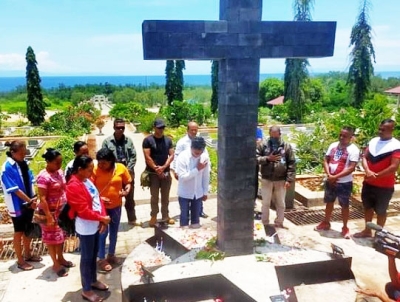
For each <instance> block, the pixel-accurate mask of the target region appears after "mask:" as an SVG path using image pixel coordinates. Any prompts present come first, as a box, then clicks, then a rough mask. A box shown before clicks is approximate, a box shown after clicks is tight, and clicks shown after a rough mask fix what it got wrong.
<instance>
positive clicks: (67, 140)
mask: <svg viewBox="0 0 400 302" xmlns="http://www.w3.org/2000/svg"><path fill="white" fill-rule="evenodd" d="M75 142H76V139H75V138H73V137H68V136H66V137H62V138H59V139H57V140H56V141H54V142H52V143H51V145H52V148H54V149H56V150H58V151H60V153H61V155H62V157H63V163H62V169H65V166H66V165H67V164H68V163H69V162H70V161H71V160H72V159H74V157H75V154H74V151H73V146H74V143H75Z"/></svg>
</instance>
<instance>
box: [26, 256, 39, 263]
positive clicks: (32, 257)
mask: <svg viewBox="0 0 400 302" xmlns="http://www.w3.org/2000/svg"><path fill="white" fill-rule="evenodd" d="M25 261H29V262H41V261H43V258H42V257H40V256H30V257H28V258H25Z"/></svg>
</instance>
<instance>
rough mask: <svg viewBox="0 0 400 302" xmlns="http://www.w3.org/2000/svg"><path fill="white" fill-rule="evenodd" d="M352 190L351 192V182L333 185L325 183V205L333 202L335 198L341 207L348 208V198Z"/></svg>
mask: <svg viewBox="0 0 400 302" xmlns="http://www.w3.org/2000/svg"><path fill="white" fill-rule="evenodd" d="M352 190H353V182H352V181H349V182H343V183H336V184H334V185H332V184H330V183H329V182H328V181H326V182H325V195H324V202H325V203H329V202H335V200H336V198H337V199H338V201H339V204H340V206H341V207H348V206H349V203H350V196H351V192H352Z"/></svg>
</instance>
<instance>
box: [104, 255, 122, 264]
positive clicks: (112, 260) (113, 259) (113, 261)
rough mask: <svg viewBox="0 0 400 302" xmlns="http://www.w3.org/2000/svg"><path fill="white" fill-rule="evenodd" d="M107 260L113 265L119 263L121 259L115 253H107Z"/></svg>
mask: <svg viewBox="0 0 400 302" xmlns="http://www.w3.org/2000/svg"><path fill="white" fill-rule="evenodd" d="M107 262H108V263H110V264H115V265H120V264H121V261H120V259H118V257H116V256H115V255H108V256H107Z"/></svg>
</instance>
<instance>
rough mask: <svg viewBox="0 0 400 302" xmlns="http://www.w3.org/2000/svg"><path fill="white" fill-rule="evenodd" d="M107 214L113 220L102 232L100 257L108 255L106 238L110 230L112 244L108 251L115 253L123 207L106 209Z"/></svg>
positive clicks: (111, 253)
mask: <svg viewBox="0 0 400 302" xmlns="http://www.w3.org/2000/svg"><path fill="white" fill-rule="evenodd" d="M106 212H107V215H108V216H110V218H111V221H110V223H109V224H108V226H107V227H106V231H105V232H104V233H101V234H100V246H99V255H98V256H99V258H100V259H104V258H105V257H106V239H107V236H108V233H109V232H110V238H109V240H110V244H109V245H108V253H109V254H110V255H115V247H116V245H117V237H118V228H119V222H120V221H121V207H116V208H113V209H106Z"/></svg>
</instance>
